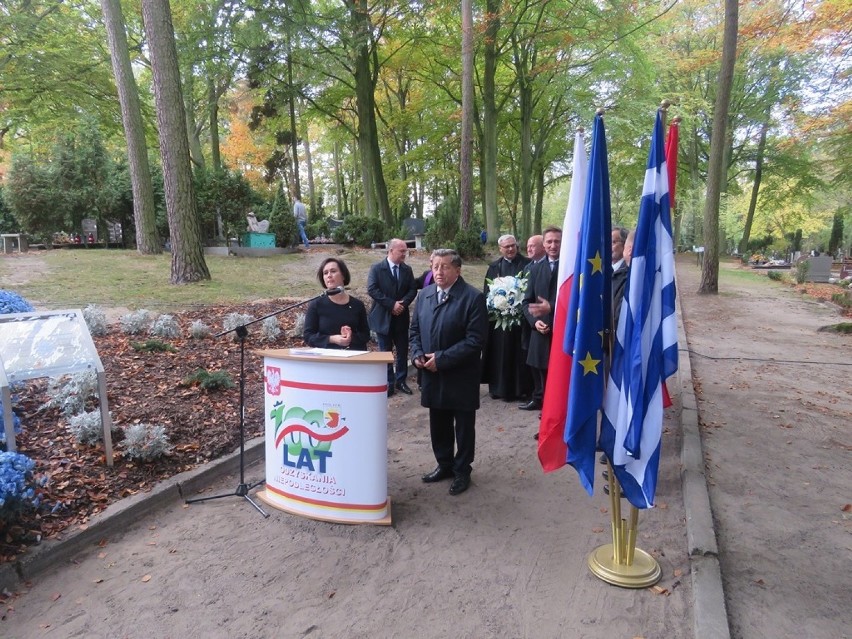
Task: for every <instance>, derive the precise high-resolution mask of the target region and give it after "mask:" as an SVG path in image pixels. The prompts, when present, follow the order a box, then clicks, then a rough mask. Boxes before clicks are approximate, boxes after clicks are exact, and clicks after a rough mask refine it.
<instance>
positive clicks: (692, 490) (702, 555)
mask: <svg viewBox="0 0 852 639" xmlns="http://www.w3.org/2000/svg"><path fill="white" fill-rule="evenodd" d="M677 314H678V335H677V339H678V344H679V348H680V354H679V356H678V382H679V384H680V389H679V390H680V398H681V415H680V422H681V428H682V432H683V439H682V444H681V451H680V460H681V485H682V488H683V505H684V510H685V511H686V540H687V545H688V547H689V566H690V575H691V578H692V597H693V606H692V610H693V623H694V630H695V639H730V637H731V631H730V628H729V626H728V612H727V608H726V606H725V591H724V588H723V587H722V571H721V568H720V566H719V548H718V546H717V545H716V530H715V529H714V527H713V512H712V510H711V509H710V494H709V493H708V491H707V477H706V476H705V474H704V454H703V452H702V449H701V434H700V432H699V430H698V403H697V402H696V400H695V388H694V387H693V385H692V364H691V362H690V359H689V352H688V349H687V340H686V330H685V328H684V322H683V308H682V307H681V303H680V298H677Z"/></svg>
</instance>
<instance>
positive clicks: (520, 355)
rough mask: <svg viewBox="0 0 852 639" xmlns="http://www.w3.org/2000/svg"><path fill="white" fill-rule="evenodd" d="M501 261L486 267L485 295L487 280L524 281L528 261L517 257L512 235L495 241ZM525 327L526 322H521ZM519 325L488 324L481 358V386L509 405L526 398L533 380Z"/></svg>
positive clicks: (515, 243)
mask: <svg viewBox="0 0 852 639" xmlns="http://www.w3.org/2000/svg"><path fill="white" fill-rule="evenodd" d="M497 246H498V247H499V248H500V257H499V258H498V259H497V260H495V261H494V262H491V264H489V265H488V270H487V271H486V272H485V287H484V289H483V292H484V293H486V295H487V294H488V290H489V284H488V282H489V280H491V281H493V280H495V279H497V278H498V277H507V276H510V275H511V276H514V277H520V278H526V273H525V269H526V267H527V264H529V260H528V259H527V258H525V257H524V256H523V255H521V254H520V253H518V241H517V240H516V239H515V236H514V235H501V236H500V239H498V240H497ZM523 324H526V320H523ZM522 335H523V329H522V325H520V324H519V325H517V326H513V327H511V328H498V327H497V321H496V320H494V321H489V323H488V340H487V341H486V346H485V352H484V354H483V356H482V383H483V384H488V392H489V394H490V395H491V398H492V399H502V400H503V401H505V402H511V401H513V400H515V399H516V398H518V397H525V396H527V395H529V393H530V390H531V389H532V379H531V378H530V374H529V370H528V369H527V366H526V361H527V357H526V352H525V351H524V350H523V349H522V344H521V340H522Z"/></svg>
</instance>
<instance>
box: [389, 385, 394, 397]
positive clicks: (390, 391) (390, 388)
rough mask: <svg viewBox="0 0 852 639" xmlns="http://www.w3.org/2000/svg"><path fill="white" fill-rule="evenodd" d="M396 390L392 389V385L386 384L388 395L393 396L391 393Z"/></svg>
mask: <svg viewBox="0 0 852 639" xmlns="http://www.w3.org/2000/svg"><path fill="white" fill-rule="evenodd" d="M395 392H396V391H395V390H394V389H393V386H388V397H393V394H394V393H395Z"/></svg>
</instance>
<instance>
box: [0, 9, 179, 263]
mask: <svg viewBox="0 0 852 639" xmlns="http://www.w3.org/2000/svg"><path fill="white" fill-rule="evenodd" d="M101 9H102V10H103V13H104V23H105V24H106V29H107V39H108V41H109V49H110V55H111V57H112V69H113V73H114V74H115V84H116V87H117V88H118V100H119V103H120V104H121V121H122V123H123V124H124V136H125V138H126V140H127V162H128V167H129V168H130V184H131V188H132V191H133V221H134V224H135V226H136V250H137V251H139V253H141V254H142V255H155V254H159V253H162V252H163V251H162V248H161V246H160V238H159V236H158V235H157V220H156V212H155V208H154V187H153V185H152V183H151V167H150V166H149V165H148V147H147V145H146V144H145V124H144V121H143V120H142V110H141V108H140V106H139V90H138V88H137V87H136V80H135V79H134V77H133V68H132V66H131V63H130V52H129V50H128V47H127V34H126V32H125V30H124V16H123V14H122V12H121V2H120V1H119V0H101ZM0 139H2V138H0Z"/></svg>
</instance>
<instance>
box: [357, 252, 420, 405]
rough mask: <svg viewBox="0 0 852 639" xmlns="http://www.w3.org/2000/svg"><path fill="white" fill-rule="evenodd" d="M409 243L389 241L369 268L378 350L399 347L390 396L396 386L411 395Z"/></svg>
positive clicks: (411, 274) (412, 293) (414, 291)
mask: <svg viewBox="0 0 852 639" xmlns="http://www.w3.org/2000/svg"><path fill="white" fill-rule="evenodd" d="M406 255H408V246H407V245H406V243H405V242H404V241H402V240H400V239H397V238H394V239H392V240H391V241H390V242H388V256H387V258H386V259H383V260H382V261H381V262H376V263H375V264H373V265H372V266H371V267H370V273H369V275H368V276H367V293H368V294H369V295H370V297H371V298H372V299H373V307H372V308H371V309H370V315H369V316H368V318H367V319H368V320H369V322H370V329H371V330H373V331H375V333H376V338H377V340H378V342H379V350H381V351H388V352H389V351H392V350H394V349H396V358H395V361H396V372H394V366H393V365H392V364H388V396H389V397H390V396H391V395H393V394H394V389H396V390H398V391H400V392H402V393H405V394H406V395H411V394H412V393H411V389H410V388H409V387H408V384H407V383H406V382H405V378H406V377H407V376H408V324H409V321H410V315H409V312H408V307H409V305H410V304H411V302H413V301H414V297H415V295H417V288H416V286H415V282H414V272H413V271H412V270H411V267H410V266H409V265H408V264H406V263H405V257H406Z"/></svg>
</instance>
